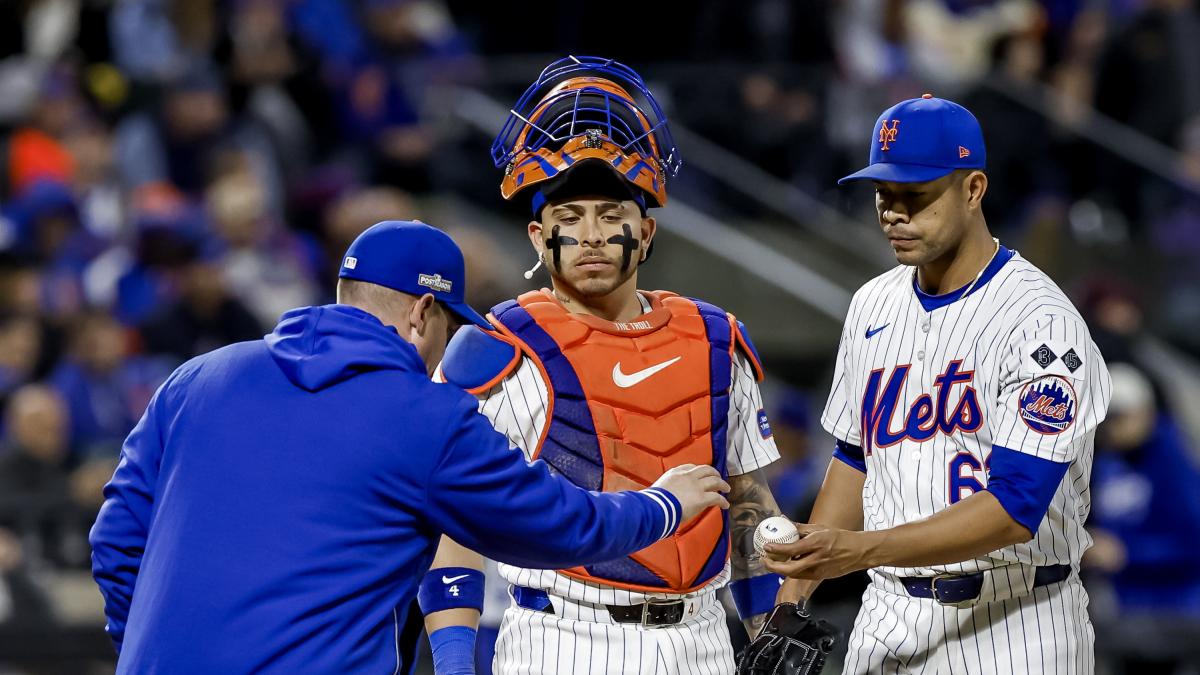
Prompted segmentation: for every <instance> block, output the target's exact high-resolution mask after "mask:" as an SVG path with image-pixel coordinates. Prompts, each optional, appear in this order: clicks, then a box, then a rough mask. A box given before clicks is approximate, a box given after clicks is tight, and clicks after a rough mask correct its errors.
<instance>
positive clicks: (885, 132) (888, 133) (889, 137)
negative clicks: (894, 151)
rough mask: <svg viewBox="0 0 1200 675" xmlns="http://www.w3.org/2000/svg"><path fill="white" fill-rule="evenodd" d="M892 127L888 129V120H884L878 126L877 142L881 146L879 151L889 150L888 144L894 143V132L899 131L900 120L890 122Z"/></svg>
mask: <svg viewBox="0 0 1200 675" xmlns="http://www.w3.org/2000/svg"><path fill="white" fill-rule="evenodd" d="M891 122H892V126H891V128H888V120H884V121H883V124H881V125H880V126H879V142H880V143H882V144H883V146H882V147H881V148H880V150H891V148H890V147H889V146H888V143H895V142H896V132H897V131H899V130H900V129H899V127H900V120H891Z"/></svg>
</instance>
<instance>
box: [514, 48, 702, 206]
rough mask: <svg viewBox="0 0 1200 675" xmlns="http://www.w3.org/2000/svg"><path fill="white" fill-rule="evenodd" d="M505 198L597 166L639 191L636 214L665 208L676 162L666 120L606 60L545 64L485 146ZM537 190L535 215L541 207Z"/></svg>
mask: <svg viewBox="0 0 1200 675" xmlns="http://www.w3.org/2000/svg"><path fill="white" fill-rule="evenodd" d="M492 159H493V160H494V161H495V163H496V167H497V168H503V169H504V180H503V181H502V182H501V183H500V194H501V195H502V196H503V197H504V198H505V199H512V198H513V197H515V196H516V195H517V194H518V193H520V192H522V191H524V190H526V189H527V188H530V187H533V186H535V185H538V184H539V183H544V182H545V181H549V180H551V179H553V178H555V177H556V176H559V175H560V174H563V173H565V172H566V171H567V170H568V169H570V168H572V166H574V165H575V164H577V163H579V162H582V161H585V160H600V161H603V162H605V163H607V164H608V166H609V167H610V168H611V169H612V170H613V171H614V172H615V173H616V175H618V176H620V177H621V178H623V179H624V180H625V181H626V182H627V183H628V184H629V185H631V186H633V187H636V188H638V190H636V191H634V194H635V199H636V200H637V201H638V202H639V204H640V205H641V206H642V207H643V209H644V208H645V207H646V206H647V205H648V206H663V205H665V204H666V203H667V179H668V178H671V177H674V176H675V175H676V174H677V173H678V172H679V167H680V165H681V163H682V162H681V160H680V157H679V151H678V149H677V148H676V147H675V141H674V140H673V139H672V138H671V130H670V128H669V127H668V126H667V118H666V115H664V114H663V112H662V109H661V108H660V107H659V105H658V102H657V101H655V100H654V96H652V95H651V94H650V90H649V89H648V88H647V87H646V83H645V82H643V81H642V78H641V76H640V75H638V74H637V73H636V72H634V71H633V69H631V68H629V67H628V66H625V65H622V64H620V63H617V62H616V61H614V60H612V59H605V58H599V57H594V56H568V57H567V58H565V59H559V60H558V61H555V62H554V63H551V64H550V65H549V66H547V67H546V69H545V70H543V71H542V74H541V75H539V76H538V79H537V81H536V82H534V83H533V84H532V85H530V86H529V88H528V89H526V90H525V93H524V94H522V95H521V98H520V99H519V100H518V101H517V103H516V105H514V106H513V108H512V110H511V111H509V116H508V119H507V120H505V122H504V127H503V128H502V129H501V130H500V133H499V135H497V136H496V140H495V141H494V142H493V143H492ZM540 196H541V192H540V190H539V191H538V192H537V193H535V195H534V199H533V202H534V205H535V206H534V210H535V212H536V211H537V207H538V204H539V203H540V202H544V198H542V199H539V197H540Z"/></svg>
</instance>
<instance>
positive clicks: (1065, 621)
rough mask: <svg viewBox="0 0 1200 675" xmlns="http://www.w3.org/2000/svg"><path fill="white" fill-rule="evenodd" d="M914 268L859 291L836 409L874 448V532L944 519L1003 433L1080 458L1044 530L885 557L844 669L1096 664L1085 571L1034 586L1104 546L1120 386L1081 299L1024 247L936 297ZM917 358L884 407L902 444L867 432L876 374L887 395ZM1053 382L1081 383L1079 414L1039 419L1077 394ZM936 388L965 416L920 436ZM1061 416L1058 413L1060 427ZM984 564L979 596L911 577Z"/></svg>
mask: <svg viewBox="0 0 1200 675" xmlns="http://www.w3.org/2000/svg"><path fill="white" fill-rule="evenodd" d="M913 275H914V271H913V268H911V267H906V266H900V267H897V268H895V269H892V270H890V271H888V272H886V273H884V274H882V275H880V276H879V277H877V278H875V279H873V280H872V281H870V282H868V283H867V284H866V285H864V286H863V287H862V288H861V289H860V290H859V291H858V293H856V294H855V296H854V300H853V301H852V303H851V306H850V311H849V314H848V315H847V318H846V323H845V328H844V330H843V333H842V339H841V345H840V347H839V351H838V358H837V364H836V369H835V373H834V381H833V387H832V390H831V392H830V396H829V401H828V404H827V405H826V408H825V412H824V414H823V416H822V424H823V425H824V427H825V428H826V430H828V431H829V432H830V433H831V434H832V435H833V436H834V437H836V438H838V439H840V440H842V441H845V442H847V443H851V444H853V445H857V446H860V447H863V448H864V450H866V457H865V462H866V467H867V473H866V483H865V485H864V487H863V514H864V523H865V529H866V530H881V529H886V528H890V527H894V526H897V525H901V524H904V523H907V522H912V521H915V520H919V519H922V518H925V517H928V516H931V515H933V514H934V513H937V512H938V511H941V510H942V509H945V508H947V507H948V506H949V505H950V504H952V503H954V502H955V501H958V499H961V498H965V497H966V496H968V495H969V494H970V493H972V492H974V491H976V490H978V489H982V488H983V487H984V486H986V485H987V475H986V468H985V467H986V465H985V462H986V461H987V458H988V455H989V453H990V452H991V449H992V447H993V445H997V446H1003V447H1006V448H1009V449H1011V450H1015V451H1018V452H1023V453H1028V454H1031V455H1035V456H1037V457H1040V458H1043V459H1048V460H1052V461H1054V462H1059V463H1065V462H1070V466H1069V468H1068V470H1067V474H1066V476H1065V477H1064V478H1063V480H1062V482H1061V483H1060V484H1059V486H1058V489H1057V492H1056V493H1055V494H1054V497H1053V499H1052V501H1051V504H1050V508H1049V511H1048V513H1047V514H1046V517H1045V518H1043V520H1042V521H1041V524H1040V526H1039V527H1038V529H1037V532H1036V534H1035V536H1034V538H1033V539H1032V540H1031V541H1029V542H1027V543H1021V544H1016V545H1013V546H1009V547H1007V548H1004V549H1001V550H998V551H994V552H992V553H990V554H988V555H986V556H983V557H980V558H977V559H974V560H968V561H965V562H962V563H958V564H951V565H945V566H940V567H930V568H893V567H882V568H877V569H873V570H870V576H871V580H872V583H871V585H870V586H869V587H868V588H867V591H866V592H865V594H864V596H863V606H862V608H861V610H860V611H859V614H858V618H857V620H856V621H855V624H854V631H853V634H852V635H851V638H850V644H849V653H848V655H847V660H846V665H845V671H844V672H845V673H881V672H886V673H893V672H911V673H928V674H938V673H946V674H949V673H954V674H955V675H958V674H960V673H1014V672H1019V673H1051V672H1053V673H1063V674H1067V673H1090V672H1092V670H1093V667H1094V666H1093V661H1092V658H1093V657H1092V651H1093V634H1092V627H1091V624H1090V622H1089V621H1088V616H1087V604H1088V598H1087V594H1086V593H1085V592H1084V590H1083V587H1082V585H1081V584H1080V583H1079V579H1078V576H1077V575H1076V574H1072V575H1071V577H1070V578H1069V579H1068V580H1067V581H1065V582H1061V583H1057V584H1051V585H1048V586H1043V587H1040V588H1036V589H1033V590H1032V592H1030V590H1029V587H1030V585H1031V584H1032V573H1033V570H1034V567H1033V566H1035V565H1036V566H1044V565H1055V564H1068V565H1071V566H1072V567H1073V568H1074V569H1075V570H1076V571H1077V570H1078V567H1079V559H1080V556H1081V555H1082V554H1083V552H1084V550H1085V549H1087V547H1088V546H1090V545H1091V538H1090V537H1089V536H1088V534H1087V532H1086V531H1085V530H1084V528H1083V523H1084V520H1085V519H1086V518H1087V515H1088V511H1089V509H1090V501H1091V500H1090V492H1089V488H1088V483H1089V479H1090V475H1091V468H1092V452H1093V439H1094V435H1095V428H1096V425H1097V424H1099V423H1100V422H1101V421H1102V420H1103V419H1104V416H1105V412H1106V410H1107V407H1108V400H1109V395H1110V393H1111V383H1110V381H1109V377H1108V370H1107V368H1106V367H1105V365H1104V361H1103V359H1102V357H1101V355H1100V353H1099V350H1098V349H1097V348H1096V346H1095V344H1094V343H1093V342H1092V340H1091V337H1090V334H1089V332H1088V329H1087V326H1086V324H1085V323H1084V321H1083V319H1082V318H1081V317H1080V316H1079V313H1078V312H1077V311H1076V309H1075V307H1074V306H1073V305H1072V304H1071V302H1070V301H1069V300H1068V299H1067V297H1066V296H1065V295H1064V294H1063V292H1062V291H1061V290H1060V289H1059V288H1058V286H1057V285H1055V284H1054V282H1053V281H1051V280H1050V278H1049V277H1047V276H1046V275H1045V274H1044V273H1043V272H1042V271H1041V270H1039V269H1038V268H1036V267H1035V266H1033V265H1032V264H1031V263H1029V262H1028V261H1026V260H1025V259H1024V258H1022V257H1021V256H1020V255H1019V254H1014V255H1013V257H1012V258H1011V259H1010V260H1009V261H1008V262H1007V263H1005V264H1004V265H1003V266H1002V267H1000V269H999V271H998V272H996V274H995V276H994V277H992V278H991V279H990V280H987V281H986V282H983V281H982V280H981V283H980V284H979V285H978V287H977V288H974V289H972V291H971V293H970V294H969V295H967V296H966V297H963V298H959V299H957V300H955V301H954V302H952V303H950V304H947V305H945V306H941V307H937V308H934V309H931V310H926V308H925V307H924V306H923V305H922V304H921V302H920V300H919V299H918V297H917V295H916V293H915V291H914V288H913ZM869 332H870V336H868V333H869ZM1070 354H1073V356H1072V355H1070ZM1050 356H1053V357H1054V358H1053V359H1050V358H1049V357H1050ZM1039 359H1040V360H1039ZM956 362H957V363H958V366H957V369H956V371H957V373H959V374H960V376H959V379H957V380H955V381H954V383H953V384H952V385H951V386H950V387H948V391H947V392H940V391H939V387H938V384H937V381H936V378H938V376H939V375H944V374H945V373H947V372H948V371H951V372H952V369H953V368H954V367H953V366H952V364H953V363H956ZM905 365H909V366H910V368H909V370H908V372H907V377H903V382H902V383H901V384H900V385H899V386H898V389H897V390H896V391H898V396H897V397H896V399H895V400H896V405H895V409H894V412H893V413H892V414H891V415H890V417H889V416H888V415H887V412H886V410H885V411H884V412H882V413H877V414H876V415H874V417H875V419H876V422H875V423H874V427H872V428H873V429H878V428H880V427H883V428H884V429H885V432H886V433H885V434H884V435H883V436H882V440H883V441H886V442H887V443H888V444H887V445H886V447H878V446H879V443H878V441H879V440H881V437H880V436H879V435H878V433H872V432H869V431H868V432H867V433H866V435H867V436H868V437H867V438H864V425H863V419H862V418H863V417H864V415H865V414H869V413H864V411H865V410H869V409H870V407H871V406H872V405H873V402H871V401H864V398H865V397H866V396H867V393H868V390H869V381H871V380H875V381H876V382H877V383H878V388H877V389H876V392H877V395H876V396H875V400H876V401H880V400H882V399H885V398H886V396H884V395H883V394H882V392H883V391H884V390H885V387H886V385H887V384H888V382H889V379H890V378H891V376H892V375H893V374H894V373H895V372H897V368H898V367H900V368H901V369H902V368H903V366H905ZM1071 366H1073V367H1071ZM873 371H878V372H873ZM968 373H969V374H970V376H971V377H970V379H967V378H966V375H967V374H968ZM903 374H904V373H903V372H901V376H903ZM898 379H900V378H898ZM1064 382H1066V383H1067V384H1069V387H1067V386H1064V385H1063V383H1064ZM1047 387H1058V389H1057V390H1056V391H1059V392H1062V391H1070V392H1071V394H1070V395H1069V396H1068V397H1067V399H1066V400H1069V401H1070V402H1071V405H1070V407H1069V408H1066V409H1067V410H1068V411H1069V412H1068V413H1067V415H1066V418H1063V419H1061V420H1059V418H1058V417H1055V416H1054V415H1053V414H1051V415H1049V416H1048V415H1047V414H1044V413H1043V414H1041V415H1040V416H1039V415H1036V414H1035V415H1034V416H1033V417H1032V418H1030V416H1029V414H1030V413H1029V412H1028V411H1030V410H1033V411H1035V412H1037V411H1039V410H1041V411H1044V410H1046V408H1045V407H1038V405H1037V404H1038V403H1041V402H1042V401H1043V400H1046V401H1048V402H1061V401H1063V400H1064V399H1061V398H1059V399H1053V400H1051V399H1045V398H1044V397H1040V392H1042V391H1045V390H1046V388H1047ZM922 394H927V395H928V396H929V398H928V399H926V400H927V401H929V402H930V403H931V407H932V409H933V414H932V418H933V419H937V418H938V417H939V414H938V411H937V408H938V407H939V405H938V403H937V402H938V400H939V394H944V399H945V406H944V409H945V410H946V415H944V416H943V417H946V418H949V419H951V420H952V419H958V420H959V424H958V425H957V426H955V425H953V424H950V425H948V426H949V433H946V432H945V431H942V430H938V431H935V432H934V433H933V435H932V437H930V438H927V439H926V440H924V441H923V442H922V441H919V440H915V439H914V438H912V437H908V435H907V433H906V432H907V430H908V429H909V428H911V429H913V430H914V431H915V432H916V433H915V435H916V436H917V437H918V438H920V437H921V436H923V435H925V431H927V430H928V428H929V423H925V424H924V425H923V427H924V430H925V431H922V430H921V429H918V427H919V426H922V425H919V424H913V425H910V426H908V427H906V416H907V415H910V414H911V415H912V416H913V417H914V419H915V420H916V421H918V422H919V421H920V420H925V419H929V418H930V417H931V416H930V415H928V414H927V413H926V411H925V410H924V409H922V406H921V404H920V401H919V397H920V396H921V395H922ZM972 396H973V397H974V399H975V401H976V405H977V408H976V409H977V410H978V412H979V416H980V417H981V419H975V418H973V417H972V416H971V415H970V414H964V415H963V416H960V417H958V418H954V417H953V412H954V411H955V410H956V408H958V407H959V406H962V407H963V409H964V410H967V411H969V410H970V409H971V407H972V406H971V404H970V403H969V402H966V399H968V398H970V397H972ZM1030 396H1032V397H1033V398H1030ZM1031 401H1032V402H1033V403H1032V404H1033V405H1034V407H1033V408H1029V407H1028V406H1029V405H1030V404H1031ZM1061 410H1062V408H1060V409H1059V411H1060V416H1061ZM1067 418H1069V419H1067ZM1029 419H1032V422H1029V421H1027V420H1029ZM1047 419H1049V420H1050V421H1052V422H1054V421H1058V426H1047V424H1046V420H1047ZM1064 424H1065V425H1066V426H1065V428H1061V429H1060V428H1059V427H1062V426H1064ZM885 425H886V426H885ZM946 428H947V427H942V429H946ZM1038 428H1040V429H1041V430H1042V431H1038ZM1054 431H1057V433H1043V432H1054ZM901 436H904V437H903V438H900V437H901ZM870 446H874V447H870ZM982 570H989V572H987V574H986V578H985V582H984V589H983V592H982V593H981V596H980V600H979V602H978V603H977V604H975V605H974V606H973V607H963V608H960V607H955V606H944V605H940V604H938V603H936V602H935V601H933V600H932V599H921V598H913V597H911V596H909V595H908V594H907V593H906V592H905V590H904V588H903V586H902V585H901V584H900V582H899V581H898V578H899V577H908V576H934V575H937V574H941V573H973V572H977V571H982Z"/></svg>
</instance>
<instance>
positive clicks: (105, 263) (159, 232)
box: [89, 183, 206, 325]
mask: <svg viewBox="0 0 1200 675" xmlns="http://www.w3.org/2000/svg"><path fill="white" fill-rule="evenodd" d="M133 202H134V203H133V212H134V214H133V219H134V229H135V230H136V235H135V237H134V241H133V242H132V243H133V245H134V250H133V251H128V250H126V249H124V248H116V249H113V250H112V251H110V253H109V254H108V255H106V257H105V259H104V260H102V261H98V262H97V263H96V265H94V266H93V269H92V270H90V272H91V273H92V274H91V278H90V279H89V281H90V284H89V297H90V298H91V300H92V302H93V303H95V304H104V305H111V306H113V307H114V311H115V313H116V315H117V317H118V318H119V319H120V320H121V322H122V323H125V324H126V325H137V324H140V323H142V322H143V321H145V320H146V318H147V317H149V315H150V314H152V313H153V312H154V311H155V310H157V309H158V308H160V307H163V306H164V305H165V304H167V303H168V302H170V301H172V300H174V299H175V298H176V297H178V289H179V280H178V277H179V275H180V269H181V268H182V267H183V265H185V264H186V263H187V262H189V261H191V260H193V259H195V257H196V256H197V255H198V254H199V251H200V247H201V242H202V237H203V232H204V229H205V226H206V225H205V223H204V219H203V217H202V214H201V213H199V212H198V210H197V209H195V208H194V207H192V206H191V204H189V203H188V202H187V200H186V199H185V198H184V196H183V195H182V194H181V193H180V192H179V190H177V189H175V188H174V187H173V186H171V185H169V184H166V183H156V184H150V185H145V186H143V187H141V188H139V189H138V190H137V191H135V192H134V200H133Z"/></svg>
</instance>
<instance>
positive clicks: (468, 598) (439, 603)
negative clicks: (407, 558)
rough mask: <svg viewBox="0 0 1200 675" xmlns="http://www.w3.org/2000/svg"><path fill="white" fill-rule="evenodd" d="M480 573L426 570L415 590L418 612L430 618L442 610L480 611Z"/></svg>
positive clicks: (461, 568)
mask: <svg viewBox="0 0 1200 675" xmlns="http://www.w3.org/2000/svg"><path fill="white" fill-rule="evenodd" d="M483 579H484V577H483V572H480V571H479V570H475V569H471V568H469V567H439V568H437V569H432V570H429V571H428V572H427V573H426V574H425V577H424V578H423V579H421V586H420V588H418V589H417V602H418V603H420V605H421V612H422V613H424V614H432V613H434V612H440V611H442V610H443V609H456V608H460V607H461V608H466V609H477V610H479V611H480V612H482V611H483Z"/></svg>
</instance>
